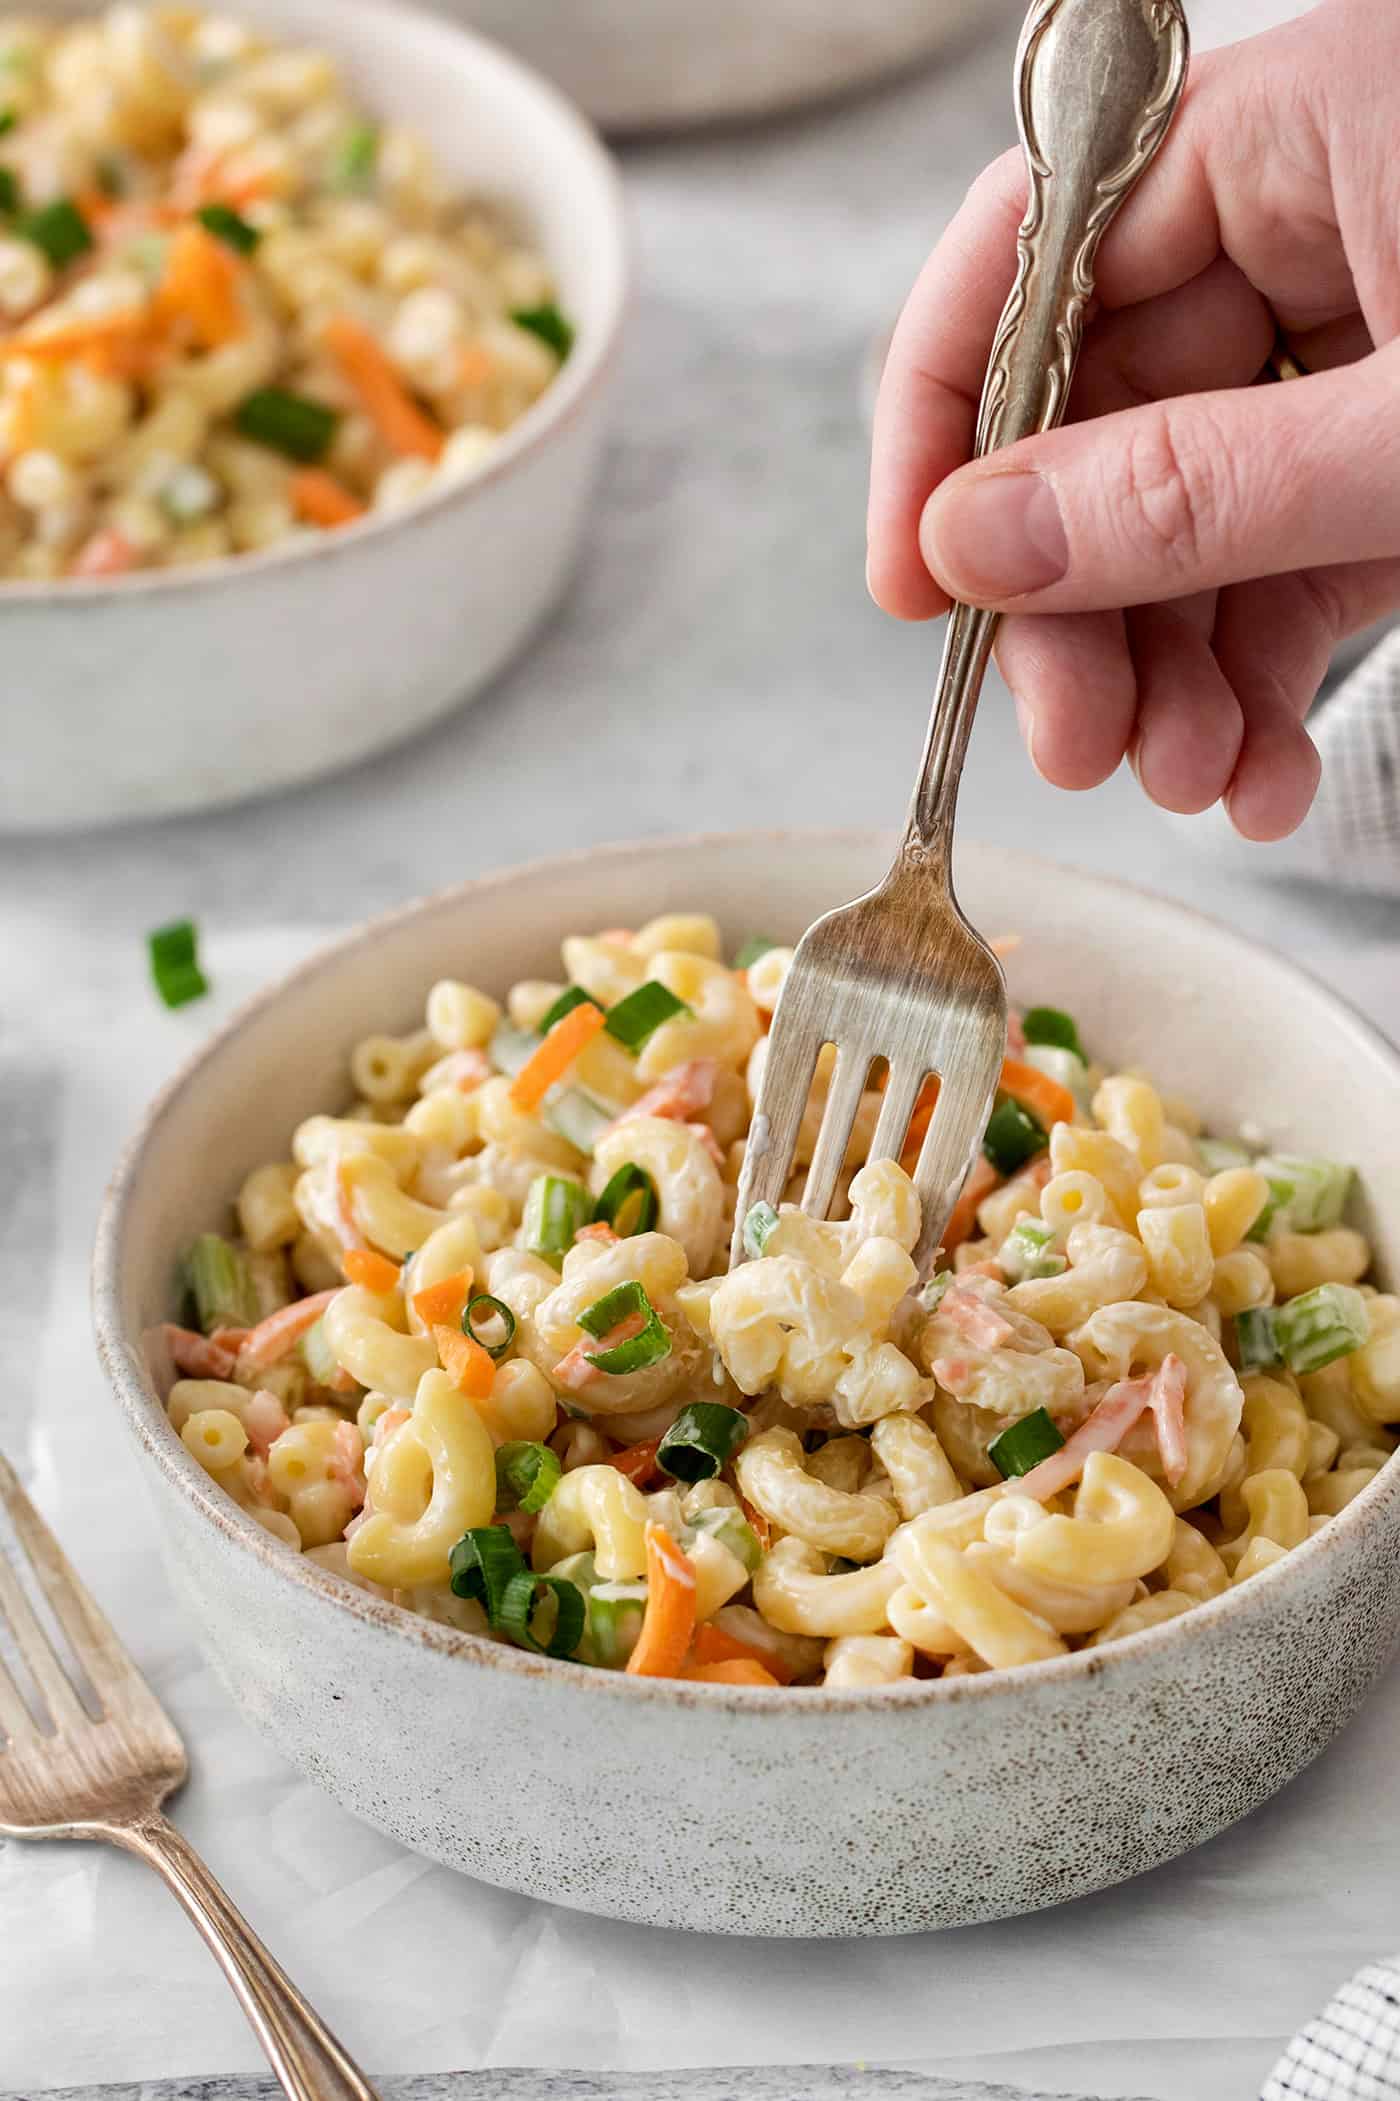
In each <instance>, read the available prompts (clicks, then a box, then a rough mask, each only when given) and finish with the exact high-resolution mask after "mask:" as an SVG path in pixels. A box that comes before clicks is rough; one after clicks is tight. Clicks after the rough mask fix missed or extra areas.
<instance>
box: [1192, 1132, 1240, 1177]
mask: <svg viewBox="0 0 1400 2101" xmlns="http://www.w3.org/2000/svg"><path fill="white" fill-rule="evenodd" d="M1196 1151H1197V1152H1198V1153H1199V1154H1200V1158H1201V1166H1202V1167H1203V1168H1204V1169H1205V1171H1206V1173H1207V1174H1208V1175H1223V1174H1225V1173H1227V1172H1228V1170H1229V1169H1231V1168H1233V1167H1253V1165H1254V1156H1253V1154H1252V1153H1250V1152H1249V1151H1248V1149H1247V1148H1246V1147H1245V1146H1242V1145H1234V1144H1232V1143H1230V1142H1229V1141H1227V1140H1226V1139H1224V1138H1198V1139H1197V1140H1196Z"/></svg>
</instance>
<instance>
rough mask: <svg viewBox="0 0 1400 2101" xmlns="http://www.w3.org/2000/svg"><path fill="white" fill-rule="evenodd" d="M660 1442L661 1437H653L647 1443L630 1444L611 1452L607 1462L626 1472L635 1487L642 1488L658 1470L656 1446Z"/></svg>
mask: <svg viewBox="0 0 1400 2101" xmlns="http://www.w3.org/2000/svg"><path fill="white" fill-rule="evenodd" d="M660 1442H661V1440H660V1438H659V1437H653V1438H652V1439H651V1440H650V1442H649V1443H647V1444H629V1445H628V1446H627V1447H626V1449H625V1450H624V1451H621V1452H610V1453H609V1454H608V1459H607V1464H608V1465H609V1466H615V1467H616V1468H617V1470H618V1472H619V1473H620V1474H626V1476H627V1478H628V1480H629V1481H630V1482H631V1483H632V1485H633V1487H634V1488H640V1487H641V1486H642V1485H643V1483H644V1482H646V1481H649V1480H650V1479H651V1477H652V1475H653V1474H654V1473H655V1472H656V1448H657V1446H658V1445H659V1444H660Z"/></svg>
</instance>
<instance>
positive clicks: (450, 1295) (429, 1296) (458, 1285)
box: [413, 1269, 472, 1328]
mask: <svg viewBox="0 0 1400 2101" xmlns="http://www.w3.org/2000/svg"><path fill="white" fill-rule="evenodd" d="M471 1288H472V1273H471V1271H470V1270H469V1269H459V1270H458V1271H457V1273H456V1275H455V1276H451V1277H444V1278H443V1279H442V1282H441V1283H440V1284H428V1285H426V1286H425V1287H424V1289H423V1290H422V1291H415V1292H414V1294H413V1310H414V1312H415V1313H416V1314H417V1315H418V1317H419V1319H420V1320H422V1321H426V1323H427V1325H428V1326H429V1327H430V1328H432V1327H437V1326H439V1325H443V1326H446V1327H452V1326H454V1325H458V1326H460V1324H461V1319H462V1308H463V1307H464V1306H465V1305H466V1303H467V1293H468V1292H469V1291H470V1290H471Z"/></svg>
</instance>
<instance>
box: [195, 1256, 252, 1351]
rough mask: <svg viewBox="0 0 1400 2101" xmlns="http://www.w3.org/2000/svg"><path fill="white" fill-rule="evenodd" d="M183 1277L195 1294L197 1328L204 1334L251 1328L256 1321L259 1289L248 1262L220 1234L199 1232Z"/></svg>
mask: <svg viewBox="0 0 1400 2101" xmlns="http://www.w3.org/2000/svg"><path fill="white" fill-rule="evenodd" d="M185 1276H186V1279H187V1280H188V1283H189V1287H190V1290H191V1291H192V1292H193V1293H194V1303H195V1311H196V1313H197V1314H198V1316H199V1325H200V1327H201V1328H202V1329H203V1330H204V1332H205V1334H206V1335H212V1333H213V1332H214V1330H215V1328H251V1327H254V1326H255V1325H256V1323H257V1320H258V1315H259V1312H260V1310H261V1309H260V1307H259V1304H258V1287H257V1285H256V1283H255V1282H254V1279H253V1272H252V1271H251V1269H249V1267H248V1264H247V1261H246V1260H245V1258H244V1257H243V1256H242V1255H241V1254H240V1253H239V1251H238V1249H237V1248H236V1247H233V1246H232V1245H231V1244H230V1243H229V1242H228V1241H227V1240H225V1239H224V1238H223V1237H222V1235H221V1234H219V1233H201V1234H200V1236H199V1238H198V1239H197V1240H195V1241H193V1242H191V1244H190V1248H189V1252H188V1253H187V1254H186V1256H185Z"/></svg>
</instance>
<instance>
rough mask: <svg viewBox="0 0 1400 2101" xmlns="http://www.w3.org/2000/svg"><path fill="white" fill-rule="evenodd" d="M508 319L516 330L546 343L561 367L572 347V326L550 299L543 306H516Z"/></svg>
mask: <svg viewBox="0 0 1400 2101" xmlns="http://www.w3.org/2000/svg"><path fill="white" fill-rule="evenodd" d="M510 318H511V320H512V321H513V322H514V323H515V325H516V327H517V328H526V329H528V330H529V332H530V334H531V335H532V336H538V337H539V339H540V341H541V342H542V343H548V345H549V347H550V349H551V350H552V351H553V352H554V354H555V356H556V357H557V358H558V360H559V362H560V364H561V365H562V364H563V362H564V360H565V358H566V357H567V356H568V354H569V352H570V351H571V350H572V349H573V347H574V325H573V323H572V321H568V320H566V319H565V317H564V315H563V314H561V313H560V311H559V309H558V307H557V306H556V305H555V304H554V301H553V300H552V299H549V300H546V301H545V303H544V305H543V306H518V307H516V309H515V311H514V312H513V313H512V315H511V317H510Z"/></svg>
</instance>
